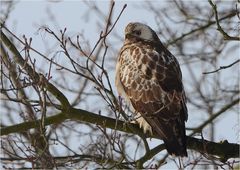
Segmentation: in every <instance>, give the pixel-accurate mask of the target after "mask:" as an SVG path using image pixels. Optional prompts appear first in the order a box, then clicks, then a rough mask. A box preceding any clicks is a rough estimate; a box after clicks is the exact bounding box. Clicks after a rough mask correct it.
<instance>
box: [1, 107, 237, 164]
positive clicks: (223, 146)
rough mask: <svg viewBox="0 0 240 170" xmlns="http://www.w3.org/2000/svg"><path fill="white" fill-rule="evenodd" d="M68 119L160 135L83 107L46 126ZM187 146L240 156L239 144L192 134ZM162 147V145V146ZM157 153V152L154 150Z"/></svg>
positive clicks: (19, 128)
mask: <svg viewBox="0 0 240 170" xmlns="http://www.w3.org/2000/svg"><path fill="white" fill-rule="evenodd" d="M67 120H72V121H81V122H87V123H92V124H96V125H99V126H102V127H106V128H109V129H113V130H117V131H122V132H126V133H134V134H136V135H139V136H146V137H149V138H157V139H159V137H158V136H157V135H156V134H153V136H151V135H149V134H144V133H143V131H142V129H140V128H139V127H138V125H136V124H132V123H126V122H123V121H121V120H116V119H113V118H109V117H106V116H102V115H97V114H94V113H92V112H88V111H86V110H82V109H76V108H70V110H69V113H68V114H66V113H59V114H57V115H54V116H51V117H48V118H46V120H45V126H47V125H52V124H59V123H62V122H64V121H67ZM40 123H41V120H37V121H30V122H24V123H20V124H17V125H12V126H8V127H2V128H1V136H3V135H9V134H11V133H20V132H24V131H27V130H29V129H32V128H35V127H37V126H38V124H40ZM187 147H188V149H192V150H195V151H197V152H200V153H205V154H210V155H216V156H218V157H219V158H220V160H222V161H226V160H227V159H229V158H237V157H239V147H240V145H239V144H234V143H228V142H227V141H224V142H218V143H217V142H212V141H208V140H204V139H197V138H194V137H191V136H188V137H187ZM160 149H162V147H160ZM154 153H155V152H154Z"/></svg>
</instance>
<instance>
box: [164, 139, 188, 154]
mask: <svg viewBox="0 0 240 170" xmlns="http://www.w3.org/2000/svg"><path fill="white" fill-rule="evenodd" d="M180 140H181V142H180V141H178V139H176V140H164V144H165V146H166V149H167V151H168V153H169V154H170V155H172V156H181V157H184V156H186V157H187V148H186V144H183V143H182V142H184V140H186V139H180Z"/></svg>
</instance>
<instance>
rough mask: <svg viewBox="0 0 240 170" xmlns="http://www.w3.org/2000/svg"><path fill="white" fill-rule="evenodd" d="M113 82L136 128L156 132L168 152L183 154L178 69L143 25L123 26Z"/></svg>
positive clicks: (183, 107) (183, 110)
mask: <svg viewBox="0 0 240 170" xmlns="http://www.w3.org/2000/svg"><path fill="white" fill-rule="evenodd" d="M115 84H116V87H117V89H118V93H119V95H121V96H123V97H125V99H126V100H127V101H129V102H130V104H131V105H132V107H133V109H134V111H135V113H136V114H137V118H136V121H137V122H138V123H139V124H140V127H143V129H144V131H145V132H146V133H147V132H148V131H150V133H152V131H154V132H156V133H157V134H158V135H159V137H160V138H162V139H163V141H164V143H165V146H166V149H167V151H168V152H169V153H170V154H174V155H176V156H187V152H186V135H185V121H186V120H187V107H186V97H185V93H184V88H183V84H182V75H181V70H180V67H179V64H178V61H177V60H176V58H175V57H174V56H173V55H172V54H171V53H170V52H169V51H168V50H167V49H166V48H165V47H164V46H163V44H162V43H161V41H160V40H159V38H158V36H157V34H156V33H155V32H154V31H153V30H152V29H151V28H150V27H148V26H147V25H144V24H141V23H130V24H128V25H127V27H126V29H125V41H124V45H123V47H122V48H121V50H120V53H119V57H118V62H117V66H116V79H115Z"/></svg>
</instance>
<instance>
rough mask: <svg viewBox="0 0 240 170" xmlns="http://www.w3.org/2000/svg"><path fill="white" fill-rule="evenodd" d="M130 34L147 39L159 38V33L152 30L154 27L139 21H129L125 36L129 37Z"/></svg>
mask: <svg viewBox="0 0 240 170" xmlns="http://www.w3.org/2000/svg"><path fill="white" fill-rule="evenodd" d="M128 36H131V37H137V38H140V39H142V40H146V41H157V40H159V39H158V36H157V34H156V33H155V32H154V31H153V30H152V28H150V27H149V26H147V25H145V24H142V23H139V22H134V23H129V24H128V25H127V26H126V28H125V38H128Z"/></svg>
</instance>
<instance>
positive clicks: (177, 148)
mask: <svg viewBox="0 0 240 170" xmlns="http://www.w3.org/2000/svg"><path fill="white" fill-rule="evenodd" d="M150 123H151V125H153V126H154V129H153V130H154V131H155V132H156V133H157V134H158V135H159V136H160V137H161V138H162V140H163V141H164V144H165V147H166V149H167V151H168V153H169V154H170V155H175V156H182V157H183V156H187V141H186V140H187V137H186V132H185V122H184V120H179V119H178V118H176V119H172V120H169V121H168V123H166V122H165V121H164V120H162V119H158V120H156V119H155V120H154V121H151V122H150Z"/></svg>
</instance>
